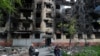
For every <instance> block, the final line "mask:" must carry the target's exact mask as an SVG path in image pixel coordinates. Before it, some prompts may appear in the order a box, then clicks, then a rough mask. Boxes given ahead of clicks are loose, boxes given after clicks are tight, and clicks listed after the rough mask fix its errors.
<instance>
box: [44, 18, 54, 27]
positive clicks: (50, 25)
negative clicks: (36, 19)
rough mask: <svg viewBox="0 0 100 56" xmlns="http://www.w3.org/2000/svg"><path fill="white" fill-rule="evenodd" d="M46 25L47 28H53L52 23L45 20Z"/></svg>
mask: <svg viewBox="0 0 100 56" xmlns="http://www.w3.org/2000/svg"><path fill="white" fill-rule="evenodd" d="M44 21H45V23H46V27H52V23H51V22H49V20H44Z"/></svg>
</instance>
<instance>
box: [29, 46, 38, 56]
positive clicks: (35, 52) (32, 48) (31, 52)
mask: <svg viewBox="0 0 100 56" xmlns="http://www.w3.org/2000/svg"><path fill="white" fill-rule="evenodd" d="M33 55H35V56H38V55H39V51H38V49H36V47H35V45H34V44H32V45H31V46H30V47H29V56H33Z"/></svg>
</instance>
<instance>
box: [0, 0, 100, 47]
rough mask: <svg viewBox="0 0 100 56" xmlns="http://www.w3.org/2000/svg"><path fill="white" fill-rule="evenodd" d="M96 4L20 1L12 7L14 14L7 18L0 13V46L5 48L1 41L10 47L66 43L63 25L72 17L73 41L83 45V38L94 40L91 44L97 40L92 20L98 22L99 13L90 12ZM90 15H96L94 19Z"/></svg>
mask: <svg viewBox="0 0 100 56" xmlns="http://www.w3.org/2000/svg"><path fill="white" fill-rule="evenodd" d="M90 3H91V4H90ZM99 5H100V1H99V0H94V1H92V0H82V1H81V0H22V7H20V6H18V5H17V4H15V7H16V8H17V13H16V14H11V15H8V14H7V13H5V12H4V14H3V16H4V17H3V19H0V21H3V23H2V24H0V45H6V44H4V42H6V41H8V40H9V42H10V43H8V44H11V45H12V46H30V45H31V43H38V44H39V45H50V44H51V43H53V44H57V43H69V39H70V36H69V35H66V34H65V33H67V28H66V27H64V24H65V25H66V24H68V22H69V19H70V17H71V16H74V15H75V16H77V17H76V21H77V23H76V30H77V33H76V34H75V36H74V38H73V39H72V40H73V42H75V41H76V40H77V41H79V42H84V36H85V37H86V38H89V41H90V40H91V41H90V42H92V40H94V39H95V38H96V37H97V38H96V40H95V41H97V40H98V41H99V39H98V38H99V37H98V36H99V34H98V33H99V28H98V30H96V28H95V27H96V26H98V27H99V25H97V24H96V25H95V22H97V21H99V20H94V18H98V19H99V14H97V13H95V12H94V10H95V8H96V7H97V6H99ZM90 9H91V10H90ZM87 11H88V12H87ZM94 14H95V15H96V14H97V15H98V16H96V17H95V16H93V15H94ZM83 15H84V16H83ZM90 16H93V17H90ZM86 18H89V19H86ZM91 18H92V19H91ZM86 22H87V23H86ZM83 26H84V27H83ZM93 27H94V28H93ZM87 32H88V33H87ZM95 33H97V34H95ZM74 39H75V41H74ZM41 43H42V44H41Z"/></svg>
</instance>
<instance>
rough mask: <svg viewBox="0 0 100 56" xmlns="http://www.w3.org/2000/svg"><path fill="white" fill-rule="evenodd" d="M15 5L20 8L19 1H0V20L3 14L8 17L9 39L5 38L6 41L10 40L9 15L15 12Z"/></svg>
mask: <svg viewBox="0 0 100 56" xmlns="http://www.w3.org/2000/svg"><path fill="white" fill-rule="evenodd" d="M15 4H18V5H19V6H21V0H0V19H3V16H2V15H3V13H4V12H5V13H6V14H8V15H9V17H8V20H9V32H8V36H9V38H8V37H7V41H9V39H10V15H11V14H12V13H15V12H16V8H15ZM2 22H3V21H0V24H2Z"/></svg>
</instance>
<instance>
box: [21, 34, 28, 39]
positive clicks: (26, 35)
mask: <svg viewBox="0 0 100 56" xmlns="http://www.w3.org/2000/svg"><path fill="white" fill-rule="evenodd" d="M21 38H29V34H28V33H27V34H22V35H21Z"/></svg>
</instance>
